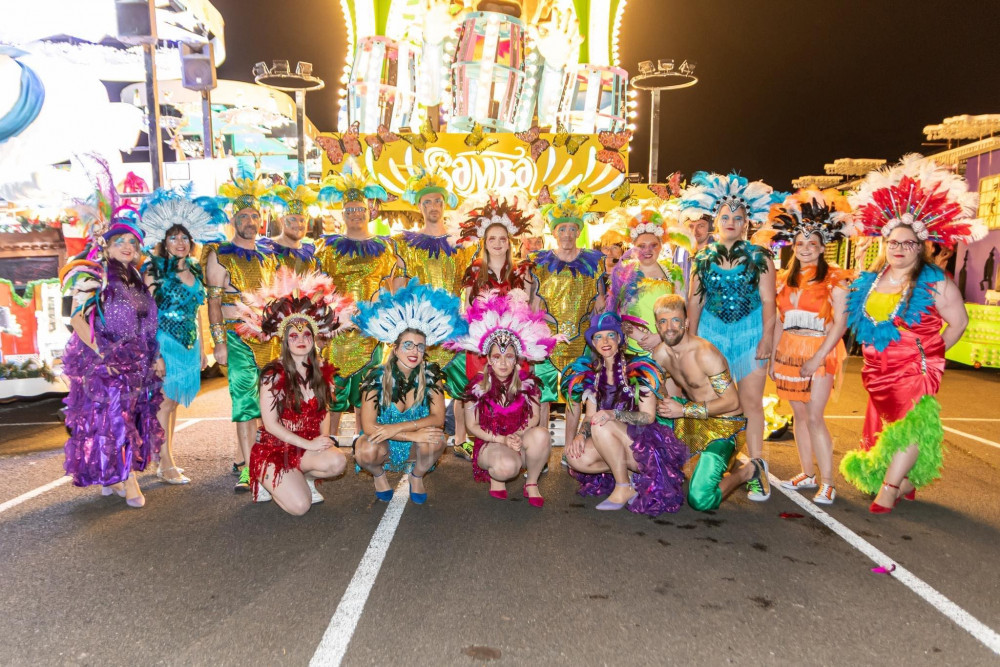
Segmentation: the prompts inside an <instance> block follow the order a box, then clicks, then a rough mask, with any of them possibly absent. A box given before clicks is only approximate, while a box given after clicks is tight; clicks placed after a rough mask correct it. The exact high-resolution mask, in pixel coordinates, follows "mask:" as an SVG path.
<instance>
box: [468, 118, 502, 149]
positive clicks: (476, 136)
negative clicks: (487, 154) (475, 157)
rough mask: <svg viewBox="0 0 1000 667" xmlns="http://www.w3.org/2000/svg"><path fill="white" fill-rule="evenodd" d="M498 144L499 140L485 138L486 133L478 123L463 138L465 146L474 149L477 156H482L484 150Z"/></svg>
mask: <svg viewBox="0 0 1000 667" xmlns="http://www.w3.org/2000/svg"><path fill="white" fill-rule="evenodd" d="M499 143H500V140H499V139H494V138H493V137H489V136H486V131H485V130H483V126H482V125H480V124H479V123H475V124H473V126H472V132H469V134H468V135H467V136H466V137H465V145H466V146H468V147H469V148H472V149H474V150H475V151H476V153H477V154H479V155H482V154H483V152H484V151H486V149H488V148H490V147H491V146H495V145H497V144H499Z"/></svg>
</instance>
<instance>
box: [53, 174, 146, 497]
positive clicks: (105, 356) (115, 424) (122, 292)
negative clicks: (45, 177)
mask: <svg viewBox="0 0 1000 667" xmlns="http://www.w3.org/2000/svg"><path fill="white" fill-rule="evenodd" d="M81 159H85V160H87V162H88V163H93V164H92V165H91V166H90V167H89V168H90V169H92V170H93V171H92V174H93V177H94V179H95V181H96V184H97V192H96V195H95V197H96V202H95V203H94V205H93V206H92V207H80V208H81V216H80V217H81V218H84V219H86V218H87V217H89V218H90V219H91V222H90V226H89V230H88V231H89V236H90V249H89V251H88V253H87V258H86V259H78V260H74V261H72V262H70V263H69V264H67V265H66V266H65V267H63V269H62V271H61V276H60V277H61V279H62V283H63V289H64V290H65V291H69V292H71V293H72V295H73V314H72V318H71V324H72V327H73V335H72V336H71V337H70V340H69V343H68V344H67V345H66V352H65V354H64V355H63V374H64V376H65V377H66V378H68V380H69V386H70V390H69V395H68V396H67V397H66V399H65V400H64V403H65V404H66V428H67V429H68V430H69V434H70V436H69V439H68V440H67V441H66V445H65V448H64V449H65V453H66V462H65V466H64V467H65V470H66V474H67V475H71V476H72V477H73V484H75V485H76V486H90V485H94V484H100V485H101V486H102V489H101V494H102V495H106V496H107V495H111V494H112V493H117V494H118V495H119V496H122V497H124V498H125V500H126V502H127V503H128V505H129V506H130V507H137V508H138V507H142V506H143V505H145V504H146V499H145V497H144V496H143V495H142V491H141V490H140V489H139V482H138V480H137V479H136V476H135V473H136V471H143V470H145V469H146V466H147V465H148V463H149V461H150V460H151V459H154V458H155V457H156V456H157V455H158V453H159V450H160V446H161V445H162V443H163V427H161V426H160V422H159V421H158V420H157V419H156V413H157V410H159V407H160V401H161V400H162V394H161V393H160V386H161V379H160V378H161V377H162V375H163V360H162V359H160V358H159V345H158V343H157V342H156V324H157V313H156V302H155V301H154V300H153V297H152V295H150V293H149V292H148V291H147V289H146V287H145V285H144V284H143V282H142V276H141V275H140V274H139V271H138V270H137V265H138V263H139V261H140V258H141V253H140V250H139V249H140V247H141V243H142V231H141V230H140V229H139V228H138V213H137V211H135V209H132V208H130V207H129V206H127V205H124V204H122V203H121V200H120V199H119V197H118V193H117V192H115V189H114V182H113V181H112V179H111V173H110V171H109V170H108V168H107V165H106V163H104V162H103V161H102V160H100V159H99V158H97V157H96V156H84V157H82V158H81Z"/></svg>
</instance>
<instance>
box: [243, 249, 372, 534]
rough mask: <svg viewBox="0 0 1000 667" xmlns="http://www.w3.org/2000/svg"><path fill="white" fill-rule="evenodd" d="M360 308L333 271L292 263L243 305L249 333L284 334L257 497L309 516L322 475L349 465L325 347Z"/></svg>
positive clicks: (258, 465) (255, 462)
mask: <svg viewBox="0 0 1000 667" xmlns="http://www.w3.org/2000/svg"><path fill="white" fill-rule="evenodd" d="M352 307H353V302H352V301H351V299H350V298H342V297H340V296H339V295H338V294H337V293H336V291H335V288H334V286H333V283H332V281H331V280H330V279H329V278H328V277H327V276H324V275H321V274H319V273H308V274H304V275H301V274H298V273H296V272H295V271H293V270H292V269H290V268H288V267H281V268H280V269H278V272H277V274H276V275H275V277H274V281H273V282H272V283H270V284H268V285H265V286H264V287H262V288H260V289H258V290H257V291H256V292H254V293H253V294H251V295H246V298H245V301H244V303H243V304H241V305H240V313H241V318H242V322H241V324H240V325H239V326H238V327H237V330H238V332H239V334H240V335H241V336H243V337H245V338H255V339H257V340H260V341H268V340H271V339H277V340H279V341H281V347H280V356H279V357H278V358H277V359H275V360H274V361H272V362H271V363H269V364H268V365H267V366H265V367H264V369H263V370H262V371H261V380H260V382H261V391H260V412H261V417H262V422H263V424H262V425H261V427H260V430H259V431H258V432H257V441H256V443H255V444H254V446H253V450H252V451H251V453H250V466H249V468H250V479H251V489H252V491H253V494H254V496H253V497H254V500H255V501H257V502H266V501H268V500H271V499H272V497H273V499H274V501H275V502H276V503H278V505H279V506H280V507H281V509H283V510H285V511H286V512H288V513H289V514H292V515H295V516H301V515H303V514H305V513H306V512H307V511H309V507H310V505H312V504H314V503H318V502H322V501H323V496H322V495H320V494H319V492H318V491H317V490H316V483H315V480H316V478H329V477H337V476H338V475H340V474H341V473H343V472H344V468H345V466H346V465H347V457H345V456H344V454H343V453H342V452H341V451H340V450H339V449H337V447H336V446H334V444H333V442H331V440H330V412H329V409H330V405H331V404H332V403H333V392H334V374H335V370H334V368H333V367H332V366H331V365H330V364H329V363H327V362H326V361H324V360H323V359H322V357H321V356H320V354H319V352H318V350H319V347H321V346H322V345H323V344H324V343H326V342H327V341H328V340H329V339H330V338H331V337H332V336H333V334H334V333H335V332H336V331H337V329H338V328H339V326H340V316H341V314H342V313H344V312H345V311H346V310H348V309H352Z"/></svg>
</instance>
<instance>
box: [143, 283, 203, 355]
mask: <svg viewBox="0 0 1000 667" xmlns="http://www.w3.org/2000/svg"><path fill="white" fill-rule="evenodd" d="M153 296H154V298H155V299H156V307H157V309H158V311H159V316H158V320H157V323H158V326H159V330H160V331H162V332H164V333H167V334H169V335H170V337H171V338H173V339H174V340H176V341H177V342H178V343H180V344H181V345H183V346H184V347H186V348H187V349H189V350H190V349H191V348H192V347H194V346H195V345H196V344H197V343H198V306H200V305H201V304H203V303H204V302H205V286H204V285H202V283H201V281H200V280H198V279H197V278H196V279H195V281H194V284H193V285H191V286H188V285H185V284H184V283H183V282H181V281H180V280H178V278H177V274H176V273H174V272H170V273H168V274H167V275H166V276H164V278H163V281H162V282H160V283H159V284H158V285H157V287H156V292H155V293H154V295H153Z"/></svg>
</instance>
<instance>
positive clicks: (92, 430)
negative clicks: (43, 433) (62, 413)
mask: <svg viewBox="0 0 1000 667" xmlns="http://www.w3.org/2000/svg"><path fill="white" fill-rule="evenodd" d="M108 347H109V349H107V350H106V351H105V354H104V359H101V358H100V357H99V356H98V355H97V353H95V352H94V351H93V350H91V349H90V348H89V347H87V346H86V345H84V344H83V343H82V342H81V341H80V339H79V338H78V337H77V336H76V334H74V335H73V336H72V338H71V339H70V342H69V344H68V345H67V346H66V353H65V354H64V355H63V373H64V375H65V376H66V378H68V379H69V386H70V389H69V395H68V396H67V397H66V398H65V399H64V400H63V402H64V403H65V404H66V427H67V428H68V429H69V432H70V437H69V440H67V441H66V446H65V451H66V462H65V464H64V467H65V469H66V474H67V475H72V476H73V484H75V485H76V486H90V485H92V484H102V485H104V486H107V485H109V484H116V483H118V482H121V481H124V480H125V479H126V478H128V476H129V473H130V472H131V471H133V470H137V471H138V470H145V469H146V465H147V464H148V463H149V461H150V460H152V459H155V458H158V456H159V453H160V445H162V444H163V439H164V433H163V428H162V427H161V426H160V422H159V420H157V418H156V412H157V410H159V408H160V403H161V402H162V401H163V397H162V395H161V393H160V385H161V381H160V379H159V378H158V377H157V376H156V374H155V373H154V372H153V361H154V360H155V358H156V350H155V349H153V350H149V349H145V346H143V345H142V344H141V343H139V342H123V343H118V344H114V345H109V346H108Z"/></svg>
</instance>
